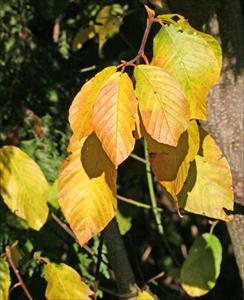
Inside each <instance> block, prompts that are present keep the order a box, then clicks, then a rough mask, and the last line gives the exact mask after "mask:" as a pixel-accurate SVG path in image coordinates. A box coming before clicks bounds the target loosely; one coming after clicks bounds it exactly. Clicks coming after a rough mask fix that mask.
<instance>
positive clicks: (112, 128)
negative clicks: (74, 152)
mask: <svg viewBox="0 0 244 300" xmlns="http://www.w3.org/2000/svg"><path fill="white" fill-rule="evenodd" d="M136 109H137V104H136V98H135V93H134V89H133V85H132V82H131V80H130V78H129V76H128V75H127V74H126V73H121V72H116V73H114V74H112V75H111V77H110V78H109V80H108V81H107V82H106V84H104V85H103V87H102V88H101V89H100V91H99V94H98V96H97V99H96V103H95V105H94V111H93V127H94V131H95V133H96V134H97V137H98V138H99V140H100V141H101V143H102V147H103V149H104V150H105V152H106V153H107V155H108V157H109V158H110V159H111V161H112V162H113V164H114V165H115V167H116V168H117V167H118V166H119V164H121V163H122V162H123V161H124V160H125V159H126V158H127V157H128V156H129V154H130V153H131V152H132V150H133V148H134V145H135V139H134V137H133V134H132V132H133V130H135V120H136Z"/></svg>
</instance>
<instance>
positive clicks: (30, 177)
mask: <svg viewBox="0 0 244 300" xmlns="http://www.w3.org/2000/svg"><path fill="white" fill-rule="evenodd" d="M0 174H1V182H0V191H1V195H2V197H3V201H4V202H5V204H6V205H7V206H8V207H9V209H10V210H11V211H12V212H13V213H14V214H16V215H17V216H18V217H20V218H22V219H24V220H25V222H26V223H27V224H28V226H29V227H31V228H33V229H35V230H40V228H41V227H42V226H43V225H44V223H45V222H46V220H47V216H48V206H47V201H48V194H49V185H48V182H47V180H46V178H45V176H44V175H43V173H42V171H41V169H40V167H39V166H38V165H37V164H36V163H35V162H34V161H33V160H32V159H31V158H30V157H29V156H28V155H27V154H26V153H25V152H23V151H22V150H20V149H19V148H17V147H15V146H4V147H2V148H1V149H0Z"/></svg>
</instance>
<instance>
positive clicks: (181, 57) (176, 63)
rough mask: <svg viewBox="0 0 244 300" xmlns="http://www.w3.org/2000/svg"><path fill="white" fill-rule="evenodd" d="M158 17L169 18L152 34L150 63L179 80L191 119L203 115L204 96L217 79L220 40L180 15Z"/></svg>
mask: <svg viewBox="0 0 244 300" xmlns="http://www.w3.org/2000/svg"><path fill="white" fill-rule="evenodd" d="M172 16H174V15H166V16H164V15H162V16H159V18H161V19H163V20H165V19H166V21H170V22H171V23H172V24H169V25H164V26H163V27H162V28H161V29H160V31H159V32H158V34H157V35H156V36H155V38H154V42H153V60H152V65H155V66H160V67H162V68H163V69H165V70H166V71H168V72H169V73H170V74H171V75H173V76H174V77H175V78H176V79H177V80H178V82H179V83H180V85H181V87H182V89H183V91H184V92H185V95H186V97H187V99H188V101H189V104H190V115H191V118H194V119H203V120H204V119H206V98H207V94H208V92H209V90H210V89H211V88H212V87H213V86H214V85H215V84H216V83H217V81H218V80H219V75H220V70H221V62H222V54H221V48H220V45H219V43H218V42H217V41H216V40H215V39H214V38H213V37H212V36H210V35H208V34H205V33H202V32H199V31H197V30H195V29H194V28H192V27H191V26H190V25H189V23H188V22H187V21H186V20H185V19H184V18H183V17H181V16H179V15H177V16H178V17H179V21H178V22H175V21H173V20H171V17H172Z"/></svg>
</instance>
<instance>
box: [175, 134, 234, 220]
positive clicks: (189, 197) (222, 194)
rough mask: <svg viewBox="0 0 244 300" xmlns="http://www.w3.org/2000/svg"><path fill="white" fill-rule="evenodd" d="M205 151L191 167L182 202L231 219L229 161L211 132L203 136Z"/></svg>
mask: <svg viewBox="0 0 244 300" xmlns="http://www.w3.org/2000/svg"><path fill="white" fill-rule="evenodd" d="M202 152H203V153H202V154H198V155H197V156H196V158H195V163H194V164H192V165H191V167H190V170H189V174H188V179H187V183H186V184H185V186H184V187H183V189H182V191H181V193H180V195H179V201H180V203H179V204H180V206H181V207H182V208H184V209H185V210H187V211H189V212H193V213H196V214H200V215H204V216H207V217H210V218H215V219H220V220H224V221H230V220H231V219H232V218H233V216H232V215H231V213H232V212H233V205H234V196H233V190H232V178H231V172H230V167H229V164H228V162H227V160H226V159H225V157H224V156H223V154H222V152H221V151H220V149H219V147H218V146H217V145H216V143H215V142H214V140H213V138H212V137H211V136H210V135H206V136H205V137H204V139H203V143H202Z"/></svg>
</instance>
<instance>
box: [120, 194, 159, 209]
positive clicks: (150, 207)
mask: <svg viewBox="0 0 244 300" xmlns="http://www.w3.org/2000/svg"><path fill="white" fill-rule="evenodd" d="M117 199H119V200H121V201H124V202H126V203H129V204H132V205H135V206H137V207H142V208H146V209H153V208H152V206H151V205H148V204H146V203H141V202H139V201H136V200H133V199H129V198H126V197H123V196H120V195H117ZM157 210H158V211H163V210H162V208H158V209H157Z"/></svg>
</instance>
